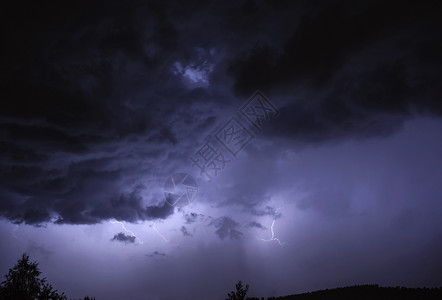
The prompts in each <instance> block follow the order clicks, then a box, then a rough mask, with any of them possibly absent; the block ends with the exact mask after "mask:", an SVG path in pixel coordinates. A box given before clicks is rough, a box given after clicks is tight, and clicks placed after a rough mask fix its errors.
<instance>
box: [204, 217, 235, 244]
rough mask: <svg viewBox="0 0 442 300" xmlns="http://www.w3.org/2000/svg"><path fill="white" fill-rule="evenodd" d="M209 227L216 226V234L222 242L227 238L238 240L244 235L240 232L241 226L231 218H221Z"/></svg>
mask: <svg viewBox="0 0 442 300" xmlns="http://www.w3.org/2000/svg"><path fill="white" fill-rule="evenodd" d="M209 226H214V227H215V228H216V231H215V233H216V234H217V235H218V237H219V238H220V239H221V240H224V239H226V238H228V239H231V240H238V239H240V238H242V237H243V233H242V232H241V231H239V230H238V228H239V227H240V225H239V224H238V223H237V222H236V221H235V220H233V219H232V218H229V217H220V218H217V219H215V220H213V221H212V222H210V224H209Z"/></svg>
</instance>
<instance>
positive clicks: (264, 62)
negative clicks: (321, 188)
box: [230, 1, 442, 143]
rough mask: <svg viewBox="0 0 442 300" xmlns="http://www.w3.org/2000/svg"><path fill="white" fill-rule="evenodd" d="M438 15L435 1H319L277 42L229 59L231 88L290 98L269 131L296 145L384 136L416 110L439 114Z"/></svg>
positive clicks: (257, 47)
mask: <svg viewBox="0 0 442 300" xmlns="http://www.w3.org/2000/svg"><path fill="white" fill-rule="evenodd" d="M439 13H440V5H439V4H435V3H434V4H429V3H426V4H421V5H414V4H411V3H404V2H398V1H388V2H385V1H371V2H370V1H369V2H366V3H364V4H363V5H361V6H360V7H357V6H355V5H351V4H350V3H348V2H343V1H342V2H330V3H328V4H326V3H324V5H323V6H322V7H321V9H319V10H317V11H316V13H315V14H312V15H309V14H306V15H305V16H304V17H303V18H302V19H301V21H300V23H299V24H298V25H297V26H295V27H291V26H287V27H288V29H289V30H290V29H292V28H293V31H292V32H293V33H292V36H291V37H289V38H288V39H287V40H286V41H285V43H284V44H282V45H281V46H278V45H272V44H268V43H265V42H264V43H261V44H259V45H256V46H254V47H253V48H252V49H250V50H248V51H246V52H245V53H243V54H242V55H239V56H238V57H237V58H236V59H235V60H233V61H232V63H231V65H230V72H231V74H232V75H233V77H234V79H235V82H234V88H235V91H236V92H237V93H238V94H241V95H247V94H250V93H251V92H253V91H254V90H256V89H261V90H264V91H265V92H269V93H272V95H275V96H277V97H276V98H278V97H282V98H285V99H289V100H284V101H281V104H282V107H280V110H281V116H280V118H279V119H278V121H277V122H272V123H271V124H270V126H269V127H271V128H268V129H267V134H272V135H283V136H289V137H291V138H294V139H295V140H297V141H300V142H301V143H313V142H314V143H317V142H323V141H326V140H331V139H342V138H348V137H358V138H364V137H371V136H376V135H388V134H391V133H392V132H394V131H396V130H397V129H398V128H399V126H400V124H401V123H402V122H403V121H404V120H405V119H407V118H409V117H410V116H411V115H415V114H416V113H422V114H426V115H435V116H440V115H441V113H442V106H441V102H440V99H439V98H440V97H439V96H437V95H438V90H439V82H441V80H442V77H441V73H440V71H439V69H440V66H441V64H442V56H441V55H440V53H441V52H440V51H438V50H436V49H441V47H442V43H441V42H440V41H441V40H442V39H441V38H442V35H441V34H440V31H438V30H435V28H436V27H440V26H441V22H440V18H439V17H438V15H439ZM424 53H425V54H424ZM426 55H429V56H430V57H431V59H429V58H428V57H426Z"/></svg>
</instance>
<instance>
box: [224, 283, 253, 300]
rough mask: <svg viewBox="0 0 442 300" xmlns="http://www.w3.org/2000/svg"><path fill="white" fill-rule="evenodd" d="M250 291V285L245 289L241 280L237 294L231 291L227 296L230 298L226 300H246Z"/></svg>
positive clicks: (237, 287)
mask: <svg viewBox="0 0 442 300" xmlns="http://www.w3.org/2000/svg"><path fill="white" fill-rule="evenodd" d="M248 290H249V285H248V284H246V287H245V288H243V286H242V282H241V280H240V281H238V283H237V284H236V293H235V292H234V291H231V292H230V293H228V294H227V296H228V297H229V298H227V299H226V300H245V299H246V295H247V291H248Z"/></svg>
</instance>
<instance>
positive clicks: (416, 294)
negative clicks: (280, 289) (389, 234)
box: [268, 284, 442, 300]
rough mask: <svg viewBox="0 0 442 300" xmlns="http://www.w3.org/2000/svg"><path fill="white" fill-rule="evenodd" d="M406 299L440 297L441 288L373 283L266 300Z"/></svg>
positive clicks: (424, 299) (441, 295)
mask: <svg viewBox="0 0 442 300" xmlns="http://www.w3.org/2000/svg"><path fill="white" fill-rule="evenodd" d="M273 299H275V300H276V299H278V300H325V299H327V300H330V299H331V300H333V299H339V300H350V299H351V300H355V299H357V300H373V299H376V300H379V299H388V300H396V299H397V300H408V299H423V300H427V299H435V300H436V299H438V300H440V299H442V288H431V289H430V288H405V287H380V286H378V285H377V284H375V285H358V286H350V287H342V288H336V289H327V290H320V291H315V292H310V293H303V294H296V295H290V296H284V297H276V298H268V300H273Z"/></svg>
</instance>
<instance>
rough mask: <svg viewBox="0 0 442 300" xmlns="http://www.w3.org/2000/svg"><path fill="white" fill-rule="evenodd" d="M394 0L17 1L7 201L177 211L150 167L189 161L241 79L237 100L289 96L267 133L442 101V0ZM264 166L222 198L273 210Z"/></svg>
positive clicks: (103, 210)
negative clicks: (257, 94)
mask: <svg viewBox="0 0 442 300" xmlns="http://www.w3.org/2000/svg"><path fill="white" fill-rule="evenodd" d="M396 4H397V3H396V2H388V3H384V2H382V1H368V2H365V3H361V4H352V3H350V2H349V1H334V2H329V1H324V2H323V3H322V4H321V5H318V4H306V3H304V4H299V3H295V2H289V1H284V2H278V3H276V2H273V1H243V2H238V3H224V2H212V1H186V2H185V3H184V2H181V1H168V2H164V1H148V2H145V3H140V2H138V1H129V2H120V1H111V2H109V1H97V2H94V3H93V4H91V3H86V2H69V3H66V7H64V6H63V7H62V6H60V5H57V4H51V5H49V4H41V5H37V4H35V3H29V4H26V5H22V4H20V5H18V4H15V3H9V4H8V5H6V6H5V9H4V10H3V11H4V14H5V18H2V21H3V22H5V28H7V29H8V30H6V32H5V40H4V44H5V45H7V47H5V48H4V55H3V56H2V58H1V62H2V66H3V72H2V74H1V75H0V76H1V77H0V79H1V80H2V82H3V85H4V88H3V89H2V91H1V97H2V99H4V101H5V103H7V105H5V106H4V107H3V108H2V110H1V111H0V164H1V170H0V181H1V184H0V196H1V197H2V202H1V204H0V208H1V211H0V215H1V216H3V217H5V218H7V219H9V220H11V221H14V222H16V223H26V224H33V225H38V224H42V223H46V222H56V223H65V224H94V223H99V222H102V221H103V220H107V219H111V218H115V219H117V220H121V221H128V222H136V221H138V220H150V219H156V218H161V219H165V218H167V217H168V216H170V215H172V214H173V213H174V209H173V208H172V207H170V206H168V205H167V204H166V203H165V202H164V199H163V197H162V195H161V193H158V192H156V191H154V190H155V186H152V185H149V184H147V183H146V181H145V179H147V178H146V177H147V174H152V173H153V172H155V170H158V169H160V170H161V172H162V174H161V175H164V176H167V175H168V173H171V172H174V171H175V170H176V169H179V168H182V167H183V166H184V167H188V165H186V163H187V162H188V157H189V155H190V154H191V152H192V151H195V150H196V149H197V146H195V145H199V144H198V142H200V141H201V140H202V139H203V138H204V137H205V135H207V134H208V133H209V132H211V131H213V130H214V129H215V127H216V126H218V125H219V119H220V117H222V119H224V116H222V114H223V112H224V111H223V109H226V107H227V106H228V105H230V104H232V103H234V104H235V107H237V101H238V100H239V99H238V97H237V98H235V97H234V96H233V95H232V88H233V90H234V91H235V92H236V93H237V95H240V97H239V98H241V101H243V100H244V97H248V96H249V95H250V94H251V93H252V92H253V91H254V89H260V90H263V91H264V92H265V93H266V94H267V95H268V96H269V97H270V98H271V99H272V100H274V101H275V102H276V103H277V104H278V106H279V108H280V110H281V115H280V117H279V118H278V119H277V120H274V122H269V123H268V124H266V127H265V128H264V134H267V135H271V136H277V135H281V136H284V137H289V138H290V139H292V140H294V141H296V142H298V143H299V144H300V145H309V144H310V143H318V142H324V141H326V140H332V139H346V138H348V137H360V138H364V137H371V136H374V135H388V134H390V133H392V132H394V131H395V130H396V129H397V128H399V127H400V124H401V122H402V121H403V120H404V119H406V118H408V117H409V116H410V115H413V114H415V113H425V114H432V115H440V113H441V112H442V107H441V105H440V101H439V98H438V96H435V95H438V93H436V92H435V91H437V88H438V83H439V82H440V81H441V80H440V79H441V78H440V72H438V71H435V70H437V69H438V67H440V64H441V62H442V57H441V54H440V53H442V51H439V50H440V49H441V47H442V44H441V42H440V41H441V40H442V39H440V38H438V37H439V33H438V31H437V30H435V29H434V28H435V27H436V26H438V25H440V20H439V18H438V14H437V9H436V8H437V7H436V6H435V4H431V5H430V4H428V5H429V7H424V6H425V5H423V4H421V5H415V6H410V5H409V4H407V3H401V5H396ZM23 11H24V12H26V22H25V21H24V19H23V18H24V13H23ZM85 12H87V13H85ZM6 15H7V16H8V17H6ZM219 26H222V27H223V28H224V30H222V31H220V30H219ZM275 32H277V33H278V34H274V33H275ZM232 80H233V82H232ZM250 167H251V166H246V169H245V170H244V171H243V172H244V173H247V172H249V171H248V170H249V168H250ZM266 167H267V168H269V169H271V166H270V163H269V165H268V166H266ZM274 175H275V174H274ZM256 176H258V177H259V178H256V180H258V181H260V182H267V184H262V185H259V186H256V184H254V183H252V182H250V183H248V184H245V183H244V182H240V181H238V182H237V183H236V184H233V185H232V189H231V190H229V191H228V192H226V193H225V197H224V198H223V199H221V200H220V201H221V203H222V204H224V205H230V204H232V203H241V204H242V205H244V207H246V208H253V209H252V210H251V211H252V214H255V215H259V216H261V215H273V216H276V215H275V214H276V212H275V211H272V209H271V208H270V209H267V208H265V209H258V208H257V207H258V206H260V207H265V203H266V202H267V201H268V200H269V199H270V198H269V197H270V196H269V195H270V191H269V189H268V186H270V185H271V183H272V182H274V181H275V180H276V179H275V178H276V176H272V177H273V179H272V178H270V177H271V176H270V175H268V174H266V173H265V172H262V173H261V174H256ZM244 178H247V176H245V177H244ZM161 184H162V182H157V183H156V185H159V186H160V185H161ZM213 201H217V200H213ZM312 201H313V202H315V201H314V200H312ZM316 201H319V200H316ZM307 202H310V201H305V203H304V204H303V205H301V207H307V206H308V205H310V204H307ZM198 220H199V219H198V218H197V219H195V218H194V217H193V216H192V215H190V216H188V217H185V222H187V223H188V224H190V223H192V222H195V221H198Z"/></svg>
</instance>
